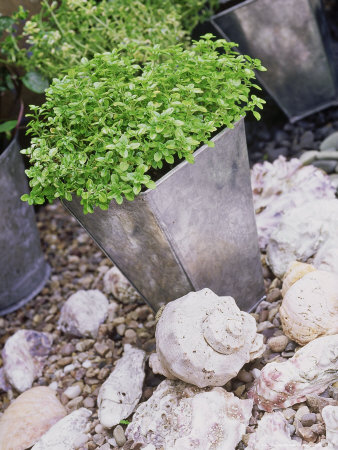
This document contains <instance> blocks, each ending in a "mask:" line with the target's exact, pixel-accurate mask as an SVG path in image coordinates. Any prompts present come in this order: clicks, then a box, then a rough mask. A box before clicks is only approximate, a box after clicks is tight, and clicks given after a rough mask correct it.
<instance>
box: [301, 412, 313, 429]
mask: <svg viewBox="0 0 338 450" xmlns="http://www.w3.org/2000/svg"><path fill="white" fill-rule="evenodd" d="M300 421H301V422H302V425H303V427H311V425H314V424H315V423H316V422H317V416H316V414H315V413H308V414H304V415H303V416H302V417H301V419H300Z"/></svg>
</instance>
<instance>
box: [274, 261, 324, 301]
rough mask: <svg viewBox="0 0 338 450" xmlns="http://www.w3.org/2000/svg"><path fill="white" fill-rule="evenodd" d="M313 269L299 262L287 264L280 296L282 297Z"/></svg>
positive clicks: (309, 265)
mask: <svg viewBox="0 0 338 450" xmlns="http://www.w3.org/2000/svg"><path fill="white" fill-rule="evenodd" d="M314 270H316V269H315V267H314V266H312V265H311V264H306V263H302V262H299V261H292V262H291V263H290V264H289V267H288V269H287V271H286V272H285V275H284V278H283V286H282V296H283V297H284V296H285V294H286V291H287V290H288V289H289V288H290V287H291V286H292V285H293V284H295V282H296V281H298V280H299V279H300V278H302V277H303V276H304V275H305V274H307V273H309V272H313V271H314Z"/></svg>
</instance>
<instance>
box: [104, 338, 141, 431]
mask: <svg viewBox="0 0 338 450" xmlns="http://www.w3.org/2000/svg"><path fill="white" fill-rule="evenodd" d="M145 359H146V353H145V352H144V351H143V350H140V349H138V348H134V347H132V346H131V345H129V344H125V346H124V354H123V357H122V358H120V359H119V360H118V362H117V364H116V366H115V369H114V371H113V372H112V373H111V375H110V376H109V377H108V378H107V380H106V381H105V382H104V383H103V385H102V386H101V388H100V391H99V395H98V398H97V404H98V406H99V419H100V422H101V424H102V425H103V426H104V427H108V428H111V427H113V426H114V425H117V424H118V423H120V421H121V420H122V419H126V418H127V417H128V416H129V415H130V414H131V413H132V412H133V411H134V409H135V407H136V406H137V404H138V402H139V401H140V398H141V396H142V386H143V381H144V377H145V372H144V365H145Z"/></svg>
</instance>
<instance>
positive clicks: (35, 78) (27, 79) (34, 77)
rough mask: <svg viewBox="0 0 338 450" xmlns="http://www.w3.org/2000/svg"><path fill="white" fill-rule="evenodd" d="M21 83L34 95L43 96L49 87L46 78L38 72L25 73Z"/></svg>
mask: <svg viewBox="0 0 338 450" xmlns="http://www.w3.org/2000/svg"><path fill="white" fill-rule="evenodd" d="M22 82H23V84H24V85H25V86H26V88H28V89H29V90H31V91H33V92H35V93H36V94H43V93H44V92H45V90H46V89H47V88H48V87H49V82H48V80H47V78H45V77H43V76H42V75H41V74H40V73H38V72H27V73H26V75H25V76H23V77H22Z"/></svg>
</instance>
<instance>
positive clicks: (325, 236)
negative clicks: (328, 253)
mask: <svg viewBox="0 0 338 450" xmlns="http://www.w3.org/2000/svg"><path fill="white" fill-rule="evenodd" d="M337 230H338V200H337V199H328V200H326V199H322V200H315V201H313V202H311V203H305V204H303V205H302V206H298V207H295V208H292V209H290V210H289V211H287V212H286V213H285V214H284V215H283V217H282V218H281V220H280V223H279V226H278V228H277V229H276V230H275V231H273V233H272V234H271V237H270V240H269V244H268V246H267V258H266V259H267V263H268V264H269V266H270V268H271V270H272V271H273V273H274V274H275V275H276V276H277V277H279V278H282V277H283V275H284V274H285V272H286V270H287V268H288V266H289V264H290V263H291V262H292V261H295V260H297V261H303V262H306V261H307V260H308V259H309V258H311V257H314V256H315V255H316V254H317V253H318V252H319V251H320V250H321V249H322V247H324V246H326V247H327V248H329V247H330V246H331V247H337Z"/></svg>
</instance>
